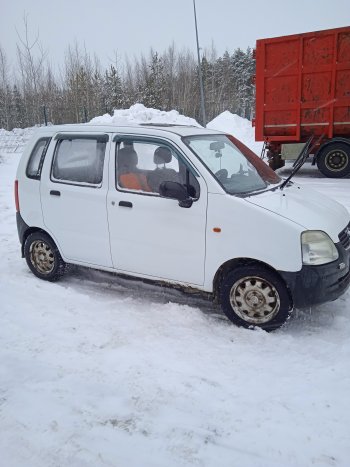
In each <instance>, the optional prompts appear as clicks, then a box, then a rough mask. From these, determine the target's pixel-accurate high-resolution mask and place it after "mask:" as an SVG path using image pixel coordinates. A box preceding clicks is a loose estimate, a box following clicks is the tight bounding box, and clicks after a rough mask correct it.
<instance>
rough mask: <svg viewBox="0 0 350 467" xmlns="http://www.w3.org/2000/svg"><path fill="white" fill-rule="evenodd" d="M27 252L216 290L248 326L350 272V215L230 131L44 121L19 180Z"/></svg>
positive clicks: (43, 266)
mask: <svg viewBox="0 0 350 467" xmlns="http://www.w3.org/2000/svg"><path fill="white" fill-rule="evenodd" d="M15 195H16V206H17V226H18V233H19V239H20V242H21V244H22V256H24V257H25V258H26V260H27V263H28V266H29V268H30V269H31V271H32V272H33V273H34V274H35V275H36V276H37V277H40V278H41V279H45V280H49V281H55V280H57V279H59V278H60V277H61V276H62V274H63V273H64V272H65V270H66V265H67V264H68V263H73V264H78V265H83V266H88V267H91V268H97V269H103V270H107V271H114V272H117V273H121V274H126V275H130V276H134V277H140V278H146V279H151V280H155V281H164V282H166V283H169V284H179V285H181V286H183V287H184V288H187V287H188V288H195V289H198V290H200V291H203V292H207V293H210V294H212V296H213V297H214V298H215V299H217V301H219V302H220V303H221V305H222V309H223V311H224V313H225V314H226V315H227V316H228V318H229V319H230V320H231V321H233V322H234V323H236V324H238V325H240V326H245V327H249V326H259V327H261V328H263V329H266V330H273V329H276V328H278V327H280V326H281V325H282V324H283V323H284V322H285V321H286V320H287V318H288V317H289V315H290V313H291V311H292V309H293V308H294V307H305V306H310V305H313V304H316V303H322V302H325V301H330V300H335V299H336V298H337V297H339V296H340V295H341V294H342V293H344V291H345V290H346V289H347V287H348V286H349V283H350V272H349V256H350V224H349V221H350V216H349V213H348V212H347V210H346V209H345V208H344V207H343V206H341V205H339V204H338V203H336V202H335V201H332V200H330V199H328V198H326V197H325V196H322V195H321V194H319V193H316V192H312V191H310V190H307V189H305V188H303V187H301V186H298V185H295V184H294V183H293V182H291V181H289V182H287V181H283V180H281V179H280V177H279V176H278V175H277V174H275V173H274V172H273V171H272V170H271V169H270V168H269V167H268V166H266V164H264V163H263V162H262V161H261V160H260V159H259V158H258V157H257V156H256V155H255V154H253V153H252V152H251V151H250V150H249V149H248V148H247V147H245V146H244V145H243V144H242V143H240V142H239V141H238V140H236V139H235V138H233V137H232V136H230V135H226V134H224V133H220V132H216V131H211V130H206V129H200V128H195V127H188V126H186V127H181V126H171V125H164V126H162V125H158V126H152V125H138V126H134V127H121V126H110V125H98V126H92V125H64V126H49V127H45V128H41V129H40V130H38V132H37V133H36V134H35V136H34V138H33V139H32V141H31V142H30V143H29V144H28V146H27V147H26V149H25V151H24V153H23V156H22V159H21V161H20V164H19V167H18V172H17V180H16V181H15Z"/></svg>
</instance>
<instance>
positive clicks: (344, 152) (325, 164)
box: [317, 143, 350, 178]
mask: <svg viewBox="0 0 350 467" xmlns="http://www.w3.org/2000/svg"><path fill="white" fill-rule="evenodd" d="M317 167H318V169H319V171H320V172H321V173H323V175H325V176H326V177H330V178H341V177H346V176H347V175H349V174H350V145H348V144H345V143H332V144H329V145H327V146H326V147H325V148H323V149H321V150H320V152H319V154H318V156H317Z"/></svg>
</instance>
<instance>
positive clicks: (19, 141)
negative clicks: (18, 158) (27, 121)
mask: <svg viewBox="0 0 350 467" xmlns="http://www.w3.org/2000/svg"><path fill="white" fill-rule="evenodd" d="M37 128H38V127H31V128H24V129H22V128H14V129H13V130H12V131H7V130H4V129H3V128H1V129H0V152H22V151H23V148H24V146H25V144H26V143H27V142H28V141H29V140H30V138H31V137H32V135H33V133H34V132H35V131H36V130H37Z"/></svg>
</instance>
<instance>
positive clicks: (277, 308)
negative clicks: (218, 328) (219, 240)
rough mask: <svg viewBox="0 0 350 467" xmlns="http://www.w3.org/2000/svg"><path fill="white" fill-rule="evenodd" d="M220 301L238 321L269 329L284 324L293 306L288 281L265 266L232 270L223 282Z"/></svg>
mask: <svg viewBox="0 0 350 467" xmlns="http://www.w3.org/2000/svg"><path fill="white" fill-rule="evenodd" d="M220 301H221V307H222V309H223V312H224V313H225V314H226V316H227V317H228V318H229V319H230V320H231V321H232V322H233V323H234V324H236V325H238V326H243V327H245V328H249V327H253V326H257V327H260V328H262V329H265V330H266V331H273V330H274V329H278V328H279V327H281V326H282V325H283V324H284V323H285V322H286V321H287V319H288V318H289V316H290V314H291V312H292V308H293V307H292V303H291V300H290V297H289V294H288V291H287V287H286V285H285V283H284V282H283V281H282V279H281V278H280V277H279V276H278V275H277V274H275V273H273V272H272V271H270V270H269V269H266V268H264V267H262V266H243V267H238V268H237V269H234V270H232V271H230V272H229V273H228V274H227V275H226V276H225V277H224V279H223V281H222V284H221V289H220Z"/></svg>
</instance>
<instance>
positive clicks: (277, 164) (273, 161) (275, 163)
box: [268, 154, 286, 170]
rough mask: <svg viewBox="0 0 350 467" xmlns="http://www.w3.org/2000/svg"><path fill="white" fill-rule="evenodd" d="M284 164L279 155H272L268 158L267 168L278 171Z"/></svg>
mask: <svg viewBox="0 0 350 467" xmlns="http://www.w3.org/2000/svg"><path fill="white" fill-rule="evenodd" d="M268 157H269V155H268ZM285 164H286V161H284V160H282V158H281V156H280V155H279V154H274V155H273V156H272V157H270V158H269V166H270V168H271V169H272V170H277V169H280V168H281V167H284V166H285Z"/></svg>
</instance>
